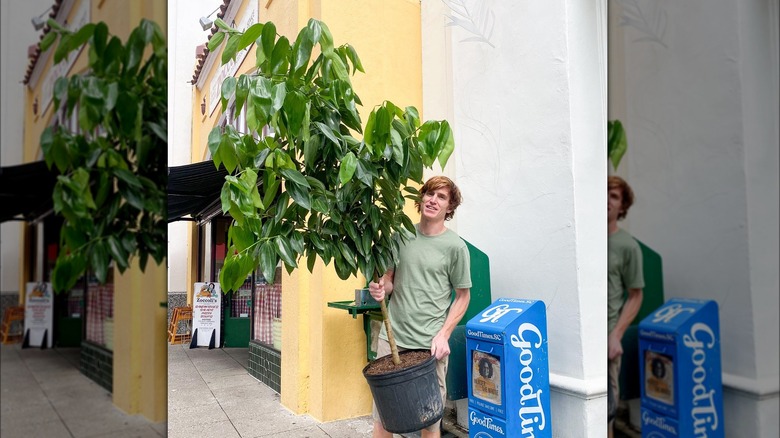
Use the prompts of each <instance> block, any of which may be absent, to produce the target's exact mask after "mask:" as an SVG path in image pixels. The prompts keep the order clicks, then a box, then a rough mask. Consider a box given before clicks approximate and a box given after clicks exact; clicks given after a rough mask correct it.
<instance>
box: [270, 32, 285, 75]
mask: <svg viewBox="0 0 780 438" xmlns="http://www.w3.org/2000/svg"><path fill="white" fill-rule="evenodd" d="M270 59H271V74H274V75H281V74H285V73H287V68H288V66H289V65H290V41H289V40H288V39H287V37H284V36H282V37H280V38H279V39H278V40H277V41H276V45H274V50H273V52H271V58H270Z"/></svg>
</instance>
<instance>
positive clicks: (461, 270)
mask: <svg viewBox="0 0 780 438" xmlns="http://www.w3.org/2000/svg"><path fill="white" fill-rule="evenodd" d="M394 272H395V276H394V278H393V293H392V295H390V301H389V303H388V306H387V311H388V313H389V315H390V323H391V324H392V326H393V334H394V335H395V341H396V344H398V345H399V346H400V347H404V348H410V349H428V348H431V340H432V339H433V337H434V336H436V333H438V332H439V330H441V328H442V326H443V325H444V320H445V319H446V318H447V312H448V310H449V307H450V302H451V293H452V289H465V288H471V269H470V259H469V251H468V248H467V247H466V243H465V242H464V241H463V239H461V238H460V237H458V235H457V234H456V233H455V232H454V231H452V230H449V229H447V230H446V231H445V232H444V233H442V234H439V235H437V236H426V235H424V234H422V233H420V230H419V228H417V236H416V237H413V238H411V239H410V240H409V241H408V242H406V243H402V244H401V247H400V249H399V251H398V264H397V265H396V266H395V271H394ZM379 336H380V337H381V338H382V339H385V340H386V339H387V333H386V332H385V327H384V325H382V331H381V332H380V334H379Z"/></svg>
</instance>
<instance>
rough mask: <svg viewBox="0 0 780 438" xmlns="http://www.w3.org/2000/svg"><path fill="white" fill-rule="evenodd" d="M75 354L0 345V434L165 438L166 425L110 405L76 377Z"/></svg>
mask: <svg viewBox="0 0 780 438" xmlns="http://www.w3.org/2000/svg"><path fill="white" fill-rule="evenodd" d="M79 354H80V349H79V348H57V349H46V350H41V349H38V348H29V349H24V350H22V349H21V346H20V344H10V345H0V370H1V373H0V388H1V393H2V395H1V396H0V409H2V411H1V414H0V436H2V437H3V438H31V437H46V438H59V437H63V438H100V437H106V438H108V437H119V438H122V437H128V438H129V437H138V438H159V437H164V436H165V429H166V425H165V422H161V423H152V422H150V421H148V420H147V419H146V418H145V417H143V416H140V415H128V414H126V413H124V412H122V411H121V410H120V409H119V408H117V407H116V406H114V404H113V403H112V402H111V394H110V393H109V392H108V391H106V390H105V389H104V388H102V387H101V386H99V385H98V384H97V383H95V382H93V381H92V380H90V379H89V378H87V377H86V376H84V375H83V374H81V372H80V371H79V368H78V367H79Z"/></svg>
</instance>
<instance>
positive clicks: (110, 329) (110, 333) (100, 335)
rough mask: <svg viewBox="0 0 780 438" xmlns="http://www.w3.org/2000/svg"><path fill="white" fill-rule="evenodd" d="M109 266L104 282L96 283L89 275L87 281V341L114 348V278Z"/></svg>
mask: <svg viewBox="0 0 780 438" xmlns="http://www.w3.org/2000/svg"><path fill="white" fill-rule="evenodd" d="M113 277H114V276H113V269H111V268H109V270H108V277H107V278H106V283H105V284H98V282H97V279H96V278H95V277H94V276H92V275H90V276H89V281H88V283H87V314H86V339H87V341H89V342H91V343H93V344H97V345H100V346H102V347H105V348H106V349H108V350H112V351H113V349H114V278H113Z"/></svg>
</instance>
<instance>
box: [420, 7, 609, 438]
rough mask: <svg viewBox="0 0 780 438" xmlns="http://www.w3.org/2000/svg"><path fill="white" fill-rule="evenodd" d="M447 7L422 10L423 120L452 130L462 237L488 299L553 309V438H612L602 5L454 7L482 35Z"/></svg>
mask: <svg viewBox="0 0 780 438" xmlns="http://www.w3.org/2000/svg"><path fill="white" fill-rule="evenodd" d="M451 3H452V4H454V3H455V2H451ZM451 3H446V2H437V1H424V2H423V3H422V13H423V81H424V82H423V88H424V94H423V99H424V108H423V110H424V114H423V115H424V118H426V119H431V118H440V117H444V118H447V119H448V120H449V121H450V122H451V124H452V125H453V128H454V131H455V139H456V148H455V153H454V154H453V157H452V158H451V162H452V163H453V164H452V165H450V166H448V169H446V171H445V173H446V174H448V175H451V176H454V177H455V180H456V182H457V184H458V185H459V187H460V188H461V190H462V192H463V196H464V203H463V205H462V206H461V207H460V208H459V209H458V213H457V214H456V217H457V224H455V225H456V227H457V228H456V230H457V232H458V233H459V234H460V236H461V237H463V238H464V239H466V240H468V241H469V242H471V243H473V244H474V245H475V246H476V247H478V248H480V249H481V250H482V251H485V252H486V253H487V255H488V256H489V257H490V267H491V288H492V294H493V298H498V297H518V298H529V299H540V300H542V301H544V302H545V304H546V305H547V312H548V313H547V318H548V336H549V364H550V371H551V376H550V379H551V384H552V386H553V389H552V391H553V394H552V400H551V403H552V416H553V420H552V425H553V433H554V434H556V435H561V434H564V433H565V434H566V436H603V435H606V421H605V419H606V401H605V397H604V396H605V393H606V356H607V353H606V294H605V293H604V292H603V291H605V290H606V191H605V184H606V183H605V181H606V172H607V169H606V149H605V148H604V147H603V145H604V144H605V143H606V2H604V1H590V2H582V1H551V2H506V1H499V0H494V1H487V0H481V1H473V0H472V1H464V2H462V3H464V4H465V5H466V6H467V8H468V9H469V13H470V16H471V17H473V18H475V19H477V17H480V16H482V17H490V16H492V17H495V20H494V22H493V25H492V27H491V26H490V25H488V26H485V27H484V30H485V31H484V32H482V31H481V30H482V29H483V28H482V27H480V26H479V24H478V25H477V27H476V28H475V29H474V30H475V31H476V32H469V31H467V30H466V29H465V28H464V27H461V26H451V27H447V26H446V23H447V22H448V21H449V20H448V19H447V18H446V16H448V15H450V16H451V15H452V14H453V13H454V11H453V9H451V8H450V6H449V5H450V4H451ZM476 21H477V22H478V19H477V20H476ZM490 29H492V32H491V30H490ZM476 37H482V38H483V39H482V40H479V41H477V40H474V39H475V38H476ZM467 38H471V39H472V40H466V39H467ZM578 434H579V435H578Z"/></svg>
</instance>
